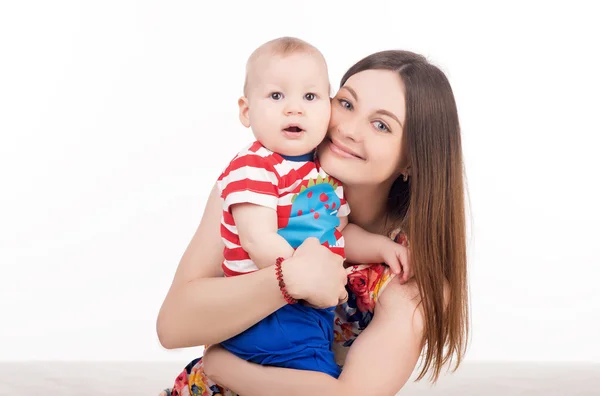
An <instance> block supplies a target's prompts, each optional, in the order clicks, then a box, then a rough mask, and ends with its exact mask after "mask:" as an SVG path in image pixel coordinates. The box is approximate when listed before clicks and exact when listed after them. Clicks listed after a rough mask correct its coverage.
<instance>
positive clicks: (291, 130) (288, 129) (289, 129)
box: [284, 126, 304, 133]
mask: <svg viewBox="0 0 600 396" xmlns="http://www.w3.org/2000/svg"><path fill="white" fill-rule="evenodd" d="M284 131H286V132H293V133H297V132H304V129H302V128H300V127H298V126H289V127H287V128H285V129H284Z"/></svg>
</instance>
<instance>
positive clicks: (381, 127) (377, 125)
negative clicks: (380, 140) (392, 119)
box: [373, 121, 390, 132]
mask: <svg viewBox="0 0 600 396" xmlns="http://www.w3.org/2000/svg"><path fill="white" fill-rule="evenodd" d="M373 126H375V128H377V129H378V130H380V131H383V132H389V131H390V128H388V126H387V125H385V124H384V123H383V122H381V121H375V122H373Z"/></svg>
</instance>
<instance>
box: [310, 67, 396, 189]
mask: <svg viewBox="0 0 600 396" xmlns="http://www.w3.org/2000/svg"><path fill="white" fill-rule="evenodd" d="M405 117H406V101H405V98H404V84H403V83H402V80H401V79H400V76H399V75H398V73H395V72H392V71H388V70H365V71H362V72H360V73H357V74H355V75H353V76H352V77H350V78H349V79H348V81H346V84H344V86H343V87H342V88H340V90H339V91H338V93H337V95H336V96H335V97H334V98H333V99H332V102H331V120H330V121H329V129H328V132H327V137H326V138H325V140H324V141H323V143H322V144H321V145H320V146H319V161H320V163H321V166H322V167H323V169H324V170H325V171H326V172H327V173H329V174H330V175H331V176H333V177H335V178H336V179H338V180H340V181H341V182H342V183H344V184H345V185H363V186H365V185H378V184H381V183H385V182H389V181H394V180H395V179H396V178H397V177H398V176H399V175H400V173H401V171H403V170H404V167H405V166H406V164H405V163H404V162H405V157H406V155H404V154H403V153H404V151H403V149H402V129H403V125H404V120H405Z"/></svg>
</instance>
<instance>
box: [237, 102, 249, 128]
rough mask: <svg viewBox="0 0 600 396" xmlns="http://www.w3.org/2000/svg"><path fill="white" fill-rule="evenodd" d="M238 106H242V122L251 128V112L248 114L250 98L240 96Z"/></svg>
mask: <svg viewBox="0 0 600 396" xmlns="http://www.w3.org/2000/svg"><path fill="white" fill-rule="evenodd" d="M238 107H239V108H240V122H241V123H242V125H243V126H245V127H246V128H250V114H248V112H249V107H248V98H247V97H245V96H242V97H241V98H239V99H238Z"/></svg>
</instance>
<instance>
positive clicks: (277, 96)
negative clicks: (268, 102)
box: [270, 92, 283, 100]
mask: <svg viewBox="0 0 600 396" xmlns="http://www.w3.org/2000/svg"><path fill="white" fill-rule="evenodd" d="M270 96H271V99H273V100H281V99H282V98H283V94H282V93H281V92H273V93H271V95H270Z"/></svg>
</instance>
